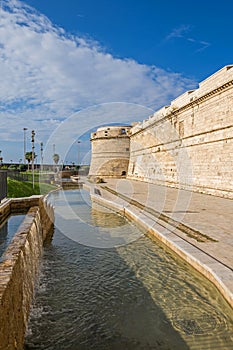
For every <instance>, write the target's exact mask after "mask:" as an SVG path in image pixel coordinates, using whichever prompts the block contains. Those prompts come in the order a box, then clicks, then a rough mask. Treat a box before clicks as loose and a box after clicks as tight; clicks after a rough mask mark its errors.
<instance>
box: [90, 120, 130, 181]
mask: <svg viewBox="0 0 233 350" xmlns="http://www.w3.org/2000/svg"><path fill="white" fill-rule="evenodd" d="M130 129H131V126H109V127H103V128H99V129H97V131H96V132H95V133H92V134H91V145H92V159H91V165H90V170H89V177H90V178H95V177H101V178H105V177H122V176H126V174H127V172H128V164H129V154H130V152H129V151H130V149H129V147H130V141H129V132H130Z"/></svg>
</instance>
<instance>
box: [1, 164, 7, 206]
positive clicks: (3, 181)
mask: <svg viewBox="0 0 233 350" xmlns="http://www.w3.org/2000/svg"><path fill="white" fill-rule="evenodd" d="M6 196H7V171H5V170H0V202H1V201H2V200H3V199H4V198H6Z"/></svg>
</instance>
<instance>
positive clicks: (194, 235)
mask: <svg viewBox="0 0 233 350" xmlns="http://www.w3.org/2000/svg"><path fill="white" fill-rule="evenodd" d="M95 188H98V189H99V190H100V193H99V195H100V196H101V197H102V198H104V199H107V200H109V201H111V202H114V203H117V204H119V205H122V206H124V207H125V208H127V209H128V210H129V211H131V212H133V213H134V215H136V216H137V217H139V219H140V220H139V221H144V222H146V223H147V226H149V227H152V228H153V231H154V232H155V236H156V235H157V234H158V235H157V238H159V239H161V241H163V242H165V244H167V245H168V246H170V248H172V249H173V250H174V251H176V252H177V253H178V254H179V255H180V256H182V257H183V258H185V260H186V261H188V262H189V263H191V264H192V265H193V266H194V267H195V268H197V269H198V270H199V271H200V272H201V273H203V274H204V275H205V276H206V277H207V278H209V279H210V280H212V282H213V283H215V285H216V286H217V287H218V289H219V290H220V291H221V292H222V294H224V296H225V298H226V299H227V300H228V302H229V303H230V304H231V305H232V307H233V200H230V199H225V198H220V197H214V196H210V195H206V194H201V193H195V192H191V191H185V190H178V189H175V188H170V187H165V186H158V185H154V184H148V183H145V182H139V181H135V180H128V179H107V180H106V183H104V184H98V185H97V184H96V185H95ZM213 276H214V277H213ZM216 280H217V282H216Z"/></svg>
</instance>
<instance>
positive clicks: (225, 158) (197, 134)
mask: <svg viewBox="0 0 233 350" xmlns="http://www.w3.org/2000/svg"><path fill="white" fill-rule="evenodd" d="M128 178H131V179H136V180H139V181H147V182H152V183H156V184H161V185H167V186H173V187H179V188H184V189H190V190H194V191H199V192H203V193H208V194H214V195H219V196H223V197H227V198H233V65H231V66H226V67H224V68H222V69H221V70H219V71H218V72H216V73H215V74H213V75H212V76H210V77H208V78H207V79H206V80H204V81H202V82H201V83H200V84H199V88H198V89H196V90H192V91H187V92H186V93H184V94H182V95H181V96H179V97H178V98H176V99H175V100H173V101H172V102H171V105H170V106H165V107H163V108H162V109H160V110H159V111H157V112H156V113H154V115H152V116H151V117H150V118H149V119H148V120H144V121H143V122H140V123H137V124H136V125H135V126H134V127H133V128H132V129H131V136H130V162H129V169H128Z"/></svg>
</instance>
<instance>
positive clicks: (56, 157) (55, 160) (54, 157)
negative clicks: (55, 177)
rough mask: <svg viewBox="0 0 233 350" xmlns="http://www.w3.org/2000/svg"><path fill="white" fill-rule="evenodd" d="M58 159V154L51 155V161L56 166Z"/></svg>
mask: <svg viewBox="0 0 233 350" xmlns="http://www.w3.org/2000/svg"><path fill="white" fill-rule="evenodd" d="M59 159H60V157H59V154H57V153H54V155H53V161H54V163H55V164H56V165H57V164H58V162H59Z"/></svg>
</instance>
